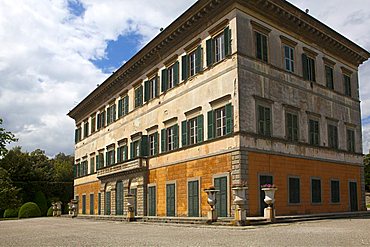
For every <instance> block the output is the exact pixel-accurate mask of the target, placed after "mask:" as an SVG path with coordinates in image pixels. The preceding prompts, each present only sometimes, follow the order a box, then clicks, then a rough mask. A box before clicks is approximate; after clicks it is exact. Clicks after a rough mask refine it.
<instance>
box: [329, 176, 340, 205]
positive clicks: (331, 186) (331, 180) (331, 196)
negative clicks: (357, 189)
mask: <svg viewBox="0 0 370 247" xmlns="http://www.w3.org/2000/svg"><path fill="white" fill-rule="evenodd" d="M333 182H337V183H338V195H337V196H338V201H334V200H333ZM330 203H331V204H340V203H341V202H340V180H339V179H330Z"/></svg>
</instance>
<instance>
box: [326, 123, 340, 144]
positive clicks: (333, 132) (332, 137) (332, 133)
mask: <svg viewBox="0 0 370 247" xmlns="http://www.w3.org/2000/svg"><path fill="white" fill-rule="evenodd" d="M328 146H329V147H330V148H338V127H337V126H334V125H332V124H328Z"/></svg>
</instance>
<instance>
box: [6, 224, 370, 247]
mask: <svg viewBox="0 0 370 247" xmlns="http://www.w3.org/2000/svg"><path fill="white" fill-rule="evenodd" d="M0 246H370V218H356V219H340V220H338V219H337V220H321V221H310V222H300V223H289V224H275V225H266V226H249V227H243V228H234V227H212V226H188V225H170V224H154V223H126V222H110V221H89V220H81V219H70V218H37V219H27V220H11V221H0Z"/></svg>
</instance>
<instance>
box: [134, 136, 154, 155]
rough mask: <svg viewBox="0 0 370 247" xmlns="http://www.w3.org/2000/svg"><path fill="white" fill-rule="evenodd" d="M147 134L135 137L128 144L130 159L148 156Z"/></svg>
mask: <svg viewBox="0 0 370 247" xmlns="http://www.w3.org/2000/svg"><path fill="white" fill-rule="evenodd" d="M148 151H149V148H148V136H146V135H143V136H141V137H140V138H139V139H137V138H135V140H133V142H131V144H130V159H134V158H137V157H143V156H148Z"/></svg>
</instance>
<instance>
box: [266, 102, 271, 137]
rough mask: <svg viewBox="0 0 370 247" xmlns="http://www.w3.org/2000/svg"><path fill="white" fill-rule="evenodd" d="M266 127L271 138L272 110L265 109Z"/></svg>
mask: <svg viewBox="0 0 370 247" xmlns="http://www.w3.org/2000/svg"><path fill="white" fill-rule="evenodd" d="M265 124H266V125H265V126H266V135H267V136H271V110H270V108H265Z"/></svg>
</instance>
